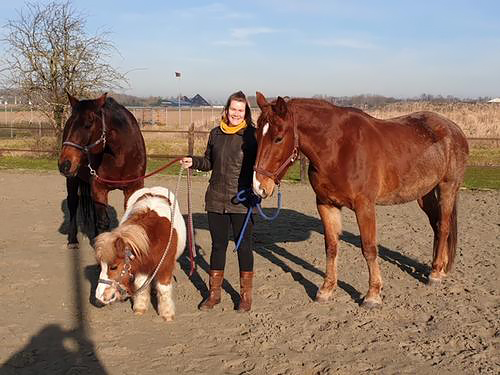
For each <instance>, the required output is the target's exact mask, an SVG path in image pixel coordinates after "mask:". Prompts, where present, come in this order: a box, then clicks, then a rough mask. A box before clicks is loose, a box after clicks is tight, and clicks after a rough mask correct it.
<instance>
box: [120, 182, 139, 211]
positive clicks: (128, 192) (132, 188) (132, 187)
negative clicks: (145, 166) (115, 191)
mask: <svg viewBox="0 0 500 375" xmlns="http://www.w3.org/2000/svg"><path fill="white" fill-rule="evenodd" d="M143 187H144V180H141V181H139V182H138V183H135V184H133V185H129V186H127V187H126V188H125V189H123V210H124V211H126V210H127V202H128V199H129V198H130V196H131V195H132V194H134V192H135V191H136V190H139V189H142V188H143Z"/></svg>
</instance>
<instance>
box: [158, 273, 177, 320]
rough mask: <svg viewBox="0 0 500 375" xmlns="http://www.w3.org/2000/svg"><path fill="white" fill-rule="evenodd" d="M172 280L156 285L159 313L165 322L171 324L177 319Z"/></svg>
mask: <svg viewBox="0 0 500 375" xmlns="http://www.w3.org/2000/svg"><path fill="white" fill-rule="evenodd" d="M172 289H173V286H172V280H171V278H170V281H164V282H160V281H158V282H157V283H156V291H157V293H158V294H157V295H158V313H159V314H160V316H161V317H162V318H163V320H165V321H167V322H169V321H171V320H173V319H174V317H175V304H174V300H173V299H172Z"/></svg>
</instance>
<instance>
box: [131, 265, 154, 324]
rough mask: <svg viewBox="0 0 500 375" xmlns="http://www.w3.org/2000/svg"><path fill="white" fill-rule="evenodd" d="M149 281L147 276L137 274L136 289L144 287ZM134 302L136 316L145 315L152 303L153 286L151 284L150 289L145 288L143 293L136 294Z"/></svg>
mask: <svg viewBox="0 0 500 375" xmlns="http://www.w3.org/2000/svg"><path fill="white" fill-rule="evenodd" d="M147 279H148V277H147V275H144V274H142V273H140V274H137V275H136V277H135V280H134V285H135V289H136V290H137V289H139V288H140V287H141V286H143V285H144V283H145V282H146V280H147ZM133 301H134V305H133V307H132V309H133V310H134V314H135V315H142V314H144V313H145V312H146V310H147V309H148V306H149V304H150V302H151V284H149V285H148V287H147V288H144V290H142V291H141V292H139V293H137V294H135V295H134V297H133Z"/></svg>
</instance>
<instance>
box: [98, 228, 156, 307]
mask: <svg viewBox="0 0 500 375" xmlns="http://www.w3.org/2000/svg"><path fill="white" fill-rule="evenodd" d="M148 248H149V242H148V238H147V235H146V233H145V231H144V229H143V228H142V227H141V226H139V225H128V226H125V227H124V228H117V229H115V230H114V231H113V232H105V233H102V234H100V235H99V236H98V237H97V238H96V241H95V251H96V259H97V261H98V262H99V263H100V264H101V274H100V275H99V283H98V285H97V288H96V294H95V297H96V299H97V300H98V301H100V302H101V303H103V304H105V305H107V304H110V303H111V302H114V301H116V300H121V301H123V300H124V299H126V298H127V297H128V296H131V295H132V293H133V292H134V288H135V286H134V279H135V272H136V269H135V267H136V266H137V263H140V262H141V258H142V255H144V253H145V252H147V250H148Z"/></svg>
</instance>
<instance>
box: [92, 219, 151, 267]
mask: <svg viewBox="0 0 500 375" xmlns="http://www.w3.org/2000/svg"><path fill="white" fill-rule="evenodd" d="M118 238H121V239H122V241H123V242H124V244H125V245H128V246H129V247H130V250H131V251H132V254H134V255H135V256H136V257H137V258H142V257H143V256H145V255H147V254H148V253H149V237H148V235H147V233H146V231H145V230H144V228H143V227H142V226H141V225H137V224H124V225H121V226H119V227H118V228H116V229H114V230H113V231H112V232H105V233H102V234H100V235H99V236H98V237H97V238H96V242H95V249H96V257H97V259H98V260H99V261H103V262H106V263H108V262H111V261H112V260H113V259H114V258H115V257H116V248H115V241H116V240H117V239H118Z"/></svg>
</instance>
